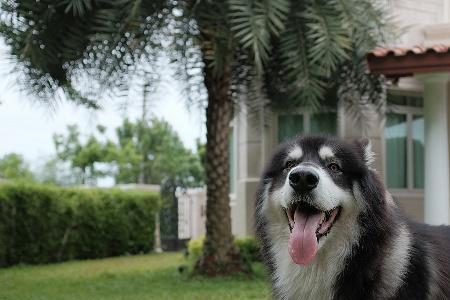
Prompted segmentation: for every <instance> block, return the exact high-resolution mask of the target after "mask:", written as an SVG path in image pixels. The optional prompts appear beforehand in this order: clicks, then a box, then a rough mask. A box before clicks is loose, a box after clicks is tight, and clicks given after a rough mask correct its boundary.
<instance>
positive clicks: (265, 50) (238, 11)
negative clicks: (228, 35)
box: [228, 0, 290, 71]
mask: <svg viewBox="0 0 450 300" xmlns="http://www.w3.org/2000/svg"><path fill="white" fill-rule="evenodd" d="M228 2H229V5H230V14H229V18H230V23H231V30H232V31H233V33H234V36H235V38H236V39H238V40H239V42H240V43H241V44H242V47H244V48H245V49H249V50H250V51H251V53H252V54H253V57H254V62H255V65H256V67H257V68H258V70H259V71H262V70H263V66H264V63H267V62H268V60H269V54H270V50H271V37H272V36H278V35H279V34H280V32H281V31H282V30H283V29H284V22H285V20H286V18H287V13H288V11H289V7H290V3H289V1H287V0H275V1H270V0H229V1H228Z"/></svg>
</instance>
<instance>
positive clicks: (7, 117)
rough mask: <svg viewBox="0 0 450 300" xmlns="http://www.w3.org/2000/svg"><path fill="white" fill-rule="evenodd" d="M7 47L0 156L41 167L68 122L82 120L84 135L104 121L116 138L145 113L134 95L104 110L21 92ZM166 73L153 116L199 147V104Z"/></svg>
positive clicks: (2, 54) (2, 58)
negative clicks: (53, 103) (52, 103)
mask: <svg viewBox="0 0 450 300" xmlns="http://www.w3.org/2000/svg"><path fill="white" fill-rule="evenodd" d="M7 51H8V49H7V46H6V45H5V44H4V42H3V41H2V40H0V91H1V92H0V102H1V104H0V137H1V142H0V157H2V156H3V155H5V154H7V153H11V152H15V153H19V154H22V155H23V156H24V158H25V159H26V160H27V161H28V163H29V164H30V166H31V167H32V168H33V167H37V166H38V165H39V164H42V163H43V161H45V160H46V159H48V158H49V157H51V156H52V155H54V154H55V150H54V145H53V139H52V136H53V134H54V133H65V132H66V126H67V125H68V124H77V125H78V126H79V129H80V132H81V133H82V135H89V134H90V133H91V132H94V131H95V128H96V125H97V124H101V125H104V126H106V127H107V134H108V135H109V136H110V137H114V136H115V130H114V129H115V128H116V127H117V126H119V125H120V124H121V123H122V120H123V119H124V118H125V117H128V118H129V119H131V120H133V119H136V118H139V117H140V116H141V111H140V108H139V106H138V105H137V104H134V105H132V103H133V101H131V99H129V101H128V103H131V104H130V105H128V106H127V108H126V110H124V109H121V108H120V104H121V103H124V101H123V100H119V99H111V101H109V102H106V103H105V105H104V107H103V109H102V110H100V111H92V110H89V109H86V108H83V107H77V106H75V105H73V104H70V103H67V102H62V103H60V104H58V106H57V107H56V109H51V108H49V107H48V106H45V105H43V104H42V103H38V102H36V100H35V99H33V97H31V96H29V95H27V94H26V93H24V92H22V91H20V88H19V86H18V85H17V82H16V77H15V74H14V73H13V72H12V69H13V66H14V64H13V62H12V61H11V59H10V57H9V56H8V54H7V53H8V52H7ZM163 71H164V70H163ZM164 73H166V75H167V74H168V73H170V72H168V71H167V72H164ZM166 75H165V76H164V80H163V83H162V84H161V86H160V87H159V92H158V93H157V94H156V95H153V96H152V97H151V98H150V105H149V106H150V114H153V115H155V116H157V117H159V118H163V119H165V120H166V121H168V122H169V123H170V124H171V125H172V127H173V128H174V129H175V131H176V132H177V133H178V134H179V136H180V138H181V140H182V141H183V143H184V144H185V145H186V146H187V147H189V148H191V149H195V145H196V139H197V138H201V140H202V141H204V140H205V137H204V136H205V129H204V125H203V124H204V116H203V112H202V111H201V110H200V109H198V108H191V109H189V108H188V104H187V102H186V101H185V99H183V96H182V93H181V89H180V86H179V84H177V82H176V81H175V80H173V79H172V78H170V77H169V76H166ZM135 102H136V101H134V103H135Z"/></svg>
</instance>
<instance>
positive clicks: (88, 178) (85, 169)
mask: <svg viewBox="0 0 450 300" xmlns="http://www.w3.org/2000/svg"><path fill="white" fill-rule="evenodd" d="M67 131H68V132H67V135H66V136H64V135H62V134H55V135H54V136H53V141H54V144H55V148H56V153H57V156H58V158H59V159H60V160H62V161H66V162H69V163H70V165H71V168H72V170H73V172H74V173H75V174H77V175H78V176H79V178H80V180H81V184H87V183H91V184H94V183H95V182H96V180H97V178H98V177H102V176H104V175H106V172H105V171H102V170H99V168H98V167H96V164H98V163H107V162H109V151H111V150H110V148H111V144H110V142H103V143H102V142H101V141H99V140H98V139H97V138H96V137H95V136H94V135H93V134H91V135H90V136H89V137H88V138H87V141H86V142H85V143H82V142H81V141H80V133H79V131H78V126H77V125H68V126H67ZM97 131H98V132H99V133H100V134H101V135H103V134H104V132H105V127H103V126H101V125H99V126H97Z"/></svg>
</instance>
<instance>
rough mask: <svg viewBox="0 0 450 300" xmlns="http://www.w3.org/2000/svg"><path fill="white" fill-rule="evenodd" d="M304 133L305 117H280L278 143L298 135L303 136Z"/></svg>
mask: <svg viewBox="0 0 450 300" xmlns="http://www.w3.org/2000/svg"><path fill="white" fill-rule="evenodd" d="M303 131H304V128H303V115H301V114H297V115H279V116H278V142H284V141H286V140H288V139H290V138H292V137H294V136H296V135H298V134H302V133H303Z"/></svg>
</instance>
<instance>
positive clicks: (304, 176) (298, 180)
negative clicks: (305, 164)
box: [289, 169, 319, 192]
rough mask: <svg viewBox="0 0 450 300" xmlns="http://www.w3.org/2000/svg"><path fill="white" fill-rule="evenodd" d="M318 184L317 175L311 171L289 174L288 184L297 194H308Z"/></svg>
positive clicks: (302, 170) (303, 170)
mask: <svg viewBox="0 0 450 300" xmlns="http://www.w3.org/2000/svg"><path fill="white" fill-rule="evenodd" d="M318 183H319V175H318V174H317V172H316V171H314V170H311V169H297V170H293V171H292V172H291V173H290V174H289V184H290V185H291V187H292V188H293V189H294V190H296V191H297V192H309V191H311V190H312V189H314V188H315V187H316V186H317V184H318Z"/></svg>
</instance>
